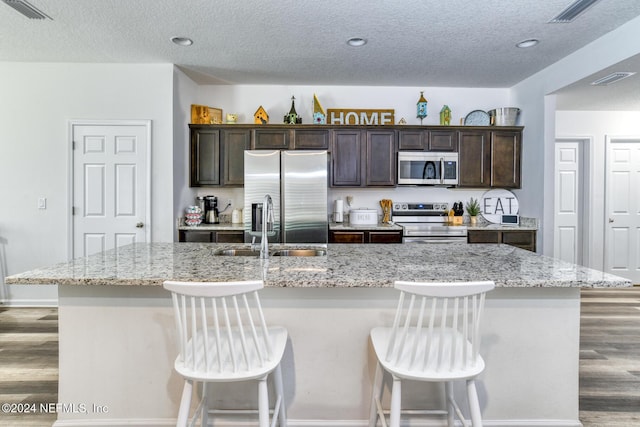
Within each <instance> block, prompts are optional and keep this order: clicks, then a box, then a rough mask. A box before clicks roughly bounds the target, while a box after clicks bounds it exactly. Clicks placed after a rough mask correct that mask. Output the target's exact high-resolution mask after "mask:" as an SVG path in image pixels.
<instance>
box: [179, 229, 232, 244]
mask: <svg viewBox="0 0 640 427" xmlns="http://www.w3.org/2000/svg"><path fill="white" fill-rule="evenodd" d="M178 241H180V242H205V243H244V232H243V231H235V230H220V231H212V230H179V231H178Z"/></svg>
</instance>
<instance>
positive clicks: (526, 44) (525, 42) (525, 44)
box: [516, 39, 540, 49]
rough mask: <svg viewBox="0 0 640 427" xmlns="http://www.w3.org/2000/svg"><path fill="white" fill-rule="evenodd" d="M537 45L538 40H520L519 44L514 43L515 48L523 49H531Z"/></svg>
mask: <svg viewBox="0 0 640 427" xmlns="http://www.w3.org/2000/svg"><path fill="white" fill-rule="evenodd" d="M538 43H540V40H538V39H527V40H522V41H521V42H520V43H516V47H521V48H523V49H524V48H527V47H533V46H535V45H537V44H538Z"/></svg>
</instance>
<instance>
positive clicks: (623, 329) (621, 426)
mask: <svg viewBox="0 0 640 427" xmlns="http://www.w3.org/2000/svg"><path fill="white" fill-rule="evenodd" d="M581 301H582V302H581V315H580V420H581V421H582V423H583V425H584V426H585V427H632V426H640V288H639V287H634V288H632V289H612V290H606V289H593V290H591V289H590V290H583V291H582V293H581Z"/></svg>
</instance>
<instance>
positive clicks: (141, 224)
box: [136, 222, 144, 228]
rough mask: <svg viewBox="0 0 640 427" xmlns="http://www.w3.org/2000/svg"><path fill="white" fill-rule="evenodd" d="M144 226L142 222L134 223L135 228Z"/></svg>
mask: <svg viewBox="0 0 640 427" xmlns="http://www.w3.org/2000/svg"><path fill="white" fill-rule="evenodd" d="M142 227H144V223H143V222H139V223H137V224H136V228H142Z"/></svg>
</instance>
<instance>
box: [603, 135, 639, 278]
mask: <svg viewBox="0 0 640 427" xmlns="http://www.w3.org/2000/svg"><path fill="white" fill-rule="evenodd" d="M606 146H607V153H606V155H607V160H606V166H607V169H606V195H605V214H606V216H605V222H606V225H605V251H604V266H605V271H606V272H609V273H613V274H617V275H619V276H622V277H626V278H627V279H630V280H632V281H633V282H634V283H640V249H639V247H638V246H639V245H640V236H639V234H640V138H638V139H636V140H631V139H626V138H625V139H611V140H607V144H606Z"/></svg>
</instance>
